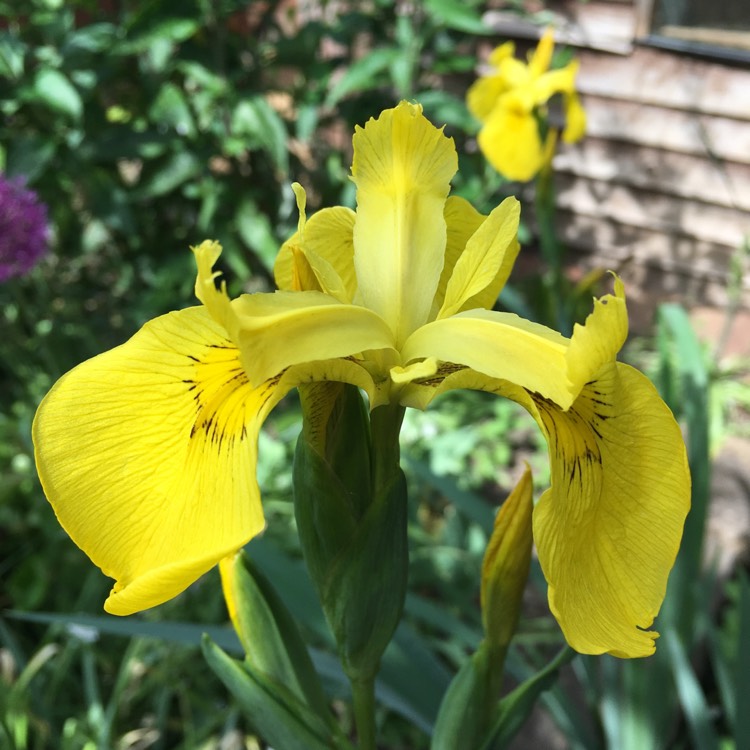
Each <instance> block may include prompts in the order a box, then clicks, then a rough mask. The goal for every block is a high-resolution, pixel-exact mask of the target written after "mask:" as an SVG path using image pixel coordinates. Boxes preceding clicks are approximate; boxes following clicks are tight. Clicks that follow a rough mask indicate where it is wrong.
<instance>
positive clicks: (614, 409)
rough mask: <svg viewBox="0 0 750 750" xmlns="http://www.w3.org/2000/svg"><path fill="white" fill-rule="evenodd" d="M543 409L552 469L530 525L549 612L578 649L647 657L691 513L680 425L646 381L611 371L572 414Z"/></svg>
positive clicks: (619, 368) (613, 366)
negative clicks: (682, 536) (540, 566)
mask: <svg viewBox="0 0 750 750" xmlns="http://www.w3.org/2000/svg"><path fill="white" fill-rule="evenodd" d="M535 401H536V407H537V409H538V419H539V421H540V424H542V425H543V428H544V431H545V433H546V435H547V439H548V442H549V446H550V458H551V469H552V486H551V488H550V489H549V490H547V492H545V493H544V495H543V496H542V497H541V499H540V500H539V502H538V504H537V507H536V508H535V510H534V519H533V521H534V539H535V541H536V545H537V550H538V552H539V560H540V563H541V565H542V570H543V571H544V574H545V577H546V578H547V581H548V583H549V602H550V607H551V609H552V611H553V613H554V614H555V616H556V617H557V620H558V622H559V623H560V625H561V627H562V629H563V632H564V633H565V637H566V638H567V640H568V642H569V643H570V644H571V646H573V648H575V649H576V650H577V651H580V652H582V653H589V654H600V653H605V652H609V653H611V654H613V655H615V656H624V657H637V656H647V655H649V654H651V653H653V651H654V638H655V637H656V636H657V634H656V633H654V632H652V631H649V630H648V628H650V627H651V625H652V623H653V620H654V618H655V617H656V615H657V613H658V611H659V607H660V606H661V602H662V600H663V598H664V593H665V590H666V585H667V576H668V574H669V570H670V569H671V567H672V565H673V563H674V560H675V557H676V555H677V550H678V547H679V543H680V538H681V535H682V527H683V523H684V520H685V516H686V515H687V512H688V509H689V496H690V477H689V471H688V466H687V459H686V456H685V449H684V445H683V443H682V437H681V434H680V430H679V427H678V426H677V424H676V423H675V421H674V418H673V417H672V415H671V413H670V411H669V409H668V408H667V407H666V405H665V404H664V402H663V401H662V400H661V398H659V395H658V394H657V392H656V389H655V388H654V387H653V385H651V383H650V382H649V381H648V379H647V378H646V377H645V376H643V375H642V374H641V373H639V372H637V371H636V370H633V369H632V368H630V367H628V366H627V365H622V364H617V363H614V362H613V363H610V364H609V365H606V366H605V367H604V368H602V370H601V372H600V374H599V376H598V377H597V378H596V380H594V381H593V382H591V383H590V384H588V385H587V386H586V387H585V388H584V389H583V391H582V392H581V395H580V396H579V397H578V399H577V400H576V402H575V404H574V405H573V407H571V409H570V410H569V411H568V412H562V411H560V410H559V409H558V408H557V407H555V406H554V405H550V404H547V403H544V402H543V401H541V400H539V399H535Z"/></svg>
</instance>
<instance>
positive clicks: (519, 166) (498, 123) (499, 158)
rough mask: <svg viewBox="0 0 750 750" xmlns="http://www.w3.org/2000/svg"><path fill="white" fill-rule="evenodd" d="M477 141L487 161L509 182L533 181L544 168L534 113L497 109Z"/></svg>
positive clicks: (499, 107) (507, 108)
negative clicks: (542, 167) (541, 168)
mask: <svg viewBox="0 0 750 750" xmlns="http://www.w3.org/2000/svg"><path fill="white" fill-rule="evenodd" d="M477 140H478V143H479V147H480V148H481V149H482V152H483V153H484V155H485V156H486V157H487V161H489V162H490V164H492V166H493V167H494V168H495V169H497V171H498V172H500V173H501V174H502V175H504V176H505V177H507V178H508V179H509V180H519V181H521V182H525V181H527V180H530V179H531V178H532V177H533V176H534V175H535V174H536V173H537V172H538V171H539V168H540V167H541V165H542V161H543V156H544V154H543V149H542V142H541V139H540V137H539V128H538V126H537V122H536V120H535V119H534V117H533V115H532V114H531V113H530V112H526V111H519V110H516V109H511V108H509V107H504V106H497V107H496V108H495V109H494V110H493V113H492V115H491V117H490V118H489V119H488V120H487V122H486V123H485V125H484V127H483V128H482V130H481V131H480V132H479V136H478V137H477Z"/></svg>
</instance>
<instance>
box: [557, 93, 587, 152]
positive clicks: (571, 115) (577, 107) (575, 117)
mask: <svg viewBox="0 0 750 750" xmlns="http://www.w3.org/2000/svg"><path fill="white" fill-rule="evenodd" d="M585 132H586V111H585V110H584V108H583V106H582V105H581V100H580V99H579V98H578V95H577V94H576V92H575V91H573V92H572V93H570V94H568V95H567V96H566V97H565V129H564V130H563V134H562V137H563V140H564V141H565V143H575V142H576V141H580V140H581V138H583V134H584V133H585Z"/></svg>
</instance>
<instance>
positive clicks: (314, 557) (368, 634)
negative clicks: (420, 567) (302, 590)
mask: <svg viewBox="0 0 750 750" xmlns="http://www.w3.org/2000/svg"><path fill="white" fill-rule="evenodd" d="M300 394H301V397H302V407H303V417H304V428H303V432H302V434H301V435H300V438H299V440H298V442H297V450H296V454H295V460H294V508H295V516H296V519H297V528H298V531H299V536H300V542H301V545H302V551H303V554H304V556H305V562H306V563H307V567H308V569H309V571H310V576H311V578H312V580H313V583H314V585H315V587H316V589H317V592H318V596H319V598H320V601H321V604H322V606H323V611H324V613H325V615H326V618H327V620H328V623H329V625H330V626H331V630H332V631H333V634H334V636H335V638H336V643H337V645H338V650H339V655H340V657H341V660H342V664H343V666H344V669H345V671H346V673H347V675H348V676H349V677H350V678H351V679H352V680H356V681H367V680H370V679H372V678H373V677H374V675H375V673H376V672H377V669H378V665H379V663H380V657H381V656H382V653H383V651H384V650H385V648H386V646H387V645H388V643H389V641H390V639H391V637H392V635H393V632H394V630H395V629H396V626H397V624H398V622H399V619H400V617H401V612H402V609H403V603H404V597H405V595H406V578H407V567H408V545H407V536H406V502H407V495H406V481H405V479H404V476H403V473H402V471H401V469H400V467H399V464H398V455H399V449H398V432H399V427H400V425H401V417H402V414H403V411H402V410H401V409H400V408H394V407H378V409H376V410H375V412H373V414H372V415H371V418H370V419H368V417H367V409H366V407H365V404H364V401H363V399H362V396H361V395H360V393H359V391H358V390H357V389H356V388H354V387H352V386H348V385H341V384H338V383H323V384H316V385H315V386H310V387H304V388H301V389H300Z"/></svg>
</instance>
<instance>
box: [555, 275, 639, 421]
mask: <svg viewBox="0 0 750 750" xmlns="http://www.w3.org/2000/svg"><path fill="white" fill-rule="evenodd" d="M614 278H615V293H614V294H605V295H604V296H603V297H602V298H601V299H595V300H594V310H593V312H591V313H590V314H589V315H588V317H587V318H586V322H585V324H584V325H580V324H578V323H576V325H575V326H573V336H572V338H571V339H570V347H569V348H568V352H567V354H566V359H567V366H568V379H569V382H570V387H571V393H572V394H573V396H574V397H576V396H577V395H578V393H579V392H580V390H581V389H582V388H583V386H584V385H585V384H586V383H587V382H588V381H589V380H591V378H592V377H593V376H594V375H595V374H596V373H597V372H598V371H599V370H600V369H601V368H602V367H603V366H604V365H605V364H606V363H607V362H613V361H614V360H615V358H616V357H617V352H619V351H620V349H622V346H623V344H624V343H625V339H626V338H627V337H628V311H627V309H626V307H625V288H624V286H623V283H622V281H621V280H620V278H619V277H617V276H615V277H614ZM557 404H558V406H561V407H563V408H566V407H567V404H566V403H564V402H562V401H558V402H557Z"/></svg>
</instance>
